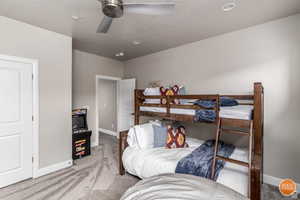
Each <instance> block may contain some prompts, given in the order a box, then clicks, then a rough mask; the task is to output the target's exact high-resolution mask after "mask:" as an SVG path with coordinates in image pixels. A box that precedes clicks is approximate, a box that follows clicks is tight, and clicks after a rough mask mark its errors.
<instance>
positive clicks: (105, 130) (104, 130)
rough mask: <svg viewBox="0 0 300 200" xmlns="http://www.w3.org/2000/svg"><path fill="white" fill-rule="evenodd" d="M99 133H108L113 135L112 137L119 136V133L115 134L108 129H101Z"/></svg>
mask: <svg viewBox="0 0 300 200" xmlns="http://www.w3.org/2000/svg"><path fill="white" fill-rule="evenodd" d="M98 131H99V132H102V133H106V134H108V135H112V136H117V135H118V133H117V132H114V131H111V130H107V129H103V128H99V129H98Z"/></svg>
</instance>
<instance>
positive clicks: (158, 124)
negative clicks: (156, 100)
mask: <svg viewBox="0 0 300 200" xmlns="http://www.w3.org/2000/svg"><path fill="white" fill-rule="evenodd" d="M149 123H150V124H152V125H155V126H162V122H161V121H160V120H158V119H156V120H150V121H149Z"/></svg>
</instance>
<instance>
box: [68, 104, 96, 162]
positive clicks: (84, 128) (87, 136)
mask: <svg viewBox="0 0 300 200" xmlns="http://www.w3.org/2000/svg"><path fill="white" fill-rule="evenodd" d="M72 129H73V135H72V157H73V160H76V159H79V158H82V157H85V156H88V155H90V154H91V135H92V131H91V130H88V125H87V109H76V110H73V112H72Z"/></svg>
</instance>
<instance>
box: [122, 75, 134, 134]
mask: <svg viewBox="0 0 300 200" xmlns="http://www.w3.org/2000/svg"><path fill="white" fill-rule="evenodd" d="M135 82H136V80H135V79H126V80H121V81H118V105H119V106H118V131H125V130H129V128H130V127H131V126H133V125H134V116H133V115H132V114H133V113H134V90H135Z"/></svg>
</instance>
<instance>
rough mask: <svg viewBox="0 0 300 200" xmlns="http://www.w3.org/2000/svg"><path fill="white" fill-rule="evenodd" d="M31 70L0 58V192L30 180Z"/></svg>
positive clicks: (21, 64)
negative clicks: (6, 187) (8, 186)
mask: <svg viewBox="0 0 300 200" xmlns="http://www.w3.org/2000/svg"><path fill="white" fill-rule="evenodd" d="M32 70H33V69H32V65H31V64H25V63H21V62H15V61H8V60H5V59H3V58H2V57H1V56H0V152H1V156H0V188H1V187H5V186H7V185H10V184H13V183H16V182H19V181H22V180H25V179H28V178H31V177H32V143H33V142H32V137H33V136H32V101H33V99H32Z"/></svg>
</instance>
